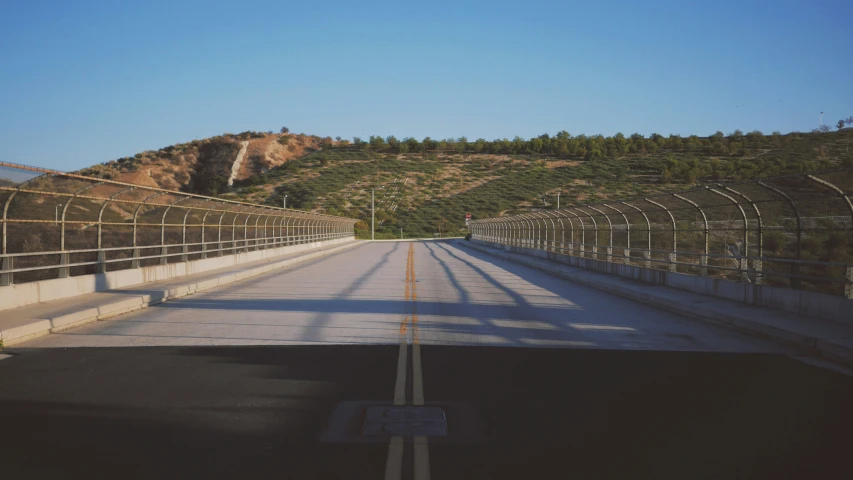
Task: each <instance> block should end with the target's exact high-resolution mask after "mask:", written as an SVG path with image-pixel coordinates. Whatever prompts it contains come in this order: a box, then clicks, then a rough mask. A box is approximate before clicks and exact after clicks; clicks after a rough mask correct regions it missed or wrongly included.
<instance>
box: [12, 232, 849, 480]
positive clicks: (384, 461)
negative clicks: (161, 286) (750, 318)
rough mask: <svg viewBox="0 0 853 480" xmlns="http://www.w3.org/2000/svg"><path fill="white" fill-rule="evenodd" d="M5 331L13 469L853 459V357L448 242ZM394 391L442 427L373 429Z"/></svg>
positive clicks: (831, 464)
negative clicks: (75, 321)
mask: <svg viewBox="0 0 853 480" xmlns="http://www.w3.org/2000/svg"><path fill="white" fill-rule="evenodd" d="M60 347H84V348H60ZM125 347H144V348H125ZM6 353H12V354H13V356H12V357H10V358H7V359H5V360H0V441H2V443H3V445H2V447H0V465H1V466H2V467H0V468H2V469H3V471H4V473H9V474H14V473H17V474H20V475H23V476H26V477H33V476H47V475H55V474H60V475H67V474H68V473H69V472H78V473H87V474H91V475H95V476H106V475H111V476H112V475H116V474H120V475H122V476H124V477H137V478H151V477H154V476H157V477H162V476H164V475H168V476H179V475H181V476H199V475H206V476H212V477H226V476H230V477H233V476H235V475H240V476H262V475H263V476H265V477H267V476H271V475H286V476H288V477H291V478H425V477H424V475H425V474H429V476H430V477H431V478H436V479H445V478H448V479H455V478H459V479H463V478H464V479H468V478H480V477H488V478H540V477H543V478H544V477H545V476H546V475H547V476H548V477H553V476H557V477H561V478H562V477H567V476H570V475H572V476H579V477H582V478H586V477H590V476H596V477H601V476H617V475H618V476H621V477H625V476H629V477H639V476H649V477H656V478H721V477H723V478H786V477H787V478H796V477H816V476H830V475H832V476H837V475H835V474H837V473H838V472H839V469H842V468H846V469H848V470H849V468H850V467H849V462H847V461H846V458H847V454H848V452H847V448H846V446H847V445H849V435H850V433H849V432H851V431H853V429H851V427H853V419H852V418H851V415H850V405H851V400H853V381H851V380H853V379H851V378H850V377H848V376H845V375H844V374H842V373H837V372H834V371H831V370H827V369H823V368H818V367H816V366H812V365H809V364H806V363H804V362H802V361H799V360H798V359H796V358H792V355H796V354H797V352H794V351H791V350H789V349H787V348H783V347H780V346H778V345H775V344H773V343H770V342H767V341H764V340H760V339H754V338H751V337H747V336H744V335H741V334H738V333H735V332H732V331H729V330H725V329H720V328H717V327H713V326H709V325H706V324H703V323H700V322H697V321H694V320H691V319H687V318H683V317H679V316H677V315H673V314H669V313H666V312H662V311H659V310H656V309H653V308H650V307H647V306H644V305H641V304H637V303H634V302H631V301H628V300H624V299H621V298H618V297H614V296H612V295H609V294H606V293H602V292H600V291H597V290H593V289H589V288H586V287H583V286H580V285H576V284H572V283H569V282H566V281H563V280H559V279H556V278H554V277H551V276H549V275H547V274H544V273H541V272H538V271H535V270H532V269H529V268H526V267H523V266H519V265H515V264H512V263H508V262H504V261H502V260H499V259H495V258H492V257H489V256H488V255H485V254H481V253H479V252H476V251H473V250H469V249H466V248H463V247H460V246H458V245H456V244H455V243H453V242H421V243H408V242H401V243H393V242H383V243H371V244H365V245H363V246H360V247H357V248H356V249H353V250H349V251H346V252H343V253H340V254H337V255H333V256H330V257H325V258H323V259H319V260H317V261H312V262H308V263H304V264H301V265H299V266H297V267H295V268H292V269H289V270H286V271H280V272H274V273H271V274H269V275H266V276H264V277H261V278H256V279H253V280H250V281H247V282H243V283H239V284H234V285H231V286H228V287H225V288H221V289H218V290H215V291H209V292H205V293H201V294H197V295H194V296H191V297H187V298H183V299H179V300H176V301H173V302H169V303H166V304H163V305H159V306H156V307H152V308H149V309H147V310H144V311H141V312H137V313H134V314H129V315H125V316H122V317H119V318H118V319H116V320H111V321H106V322H99V323H97V324H93V325H89V326H86V327H82V328H78V329H74V330H70V331H66V332H64V333H61V334H54V335H50V336H48V337H44V338H41V339H38V340H35V341H32V342H28V343H26V344H22V345H20V346H19V347H18V348H15V349H8V350H7V351H6ZM394 404H399V405H403V404H405V405H419V404H423V405H424V406H426V407H440V408H441V412H442V413H443V415H444V416H445V417H446V435H444V436H434V435H432V434H425V435H419V433H423V432H422V431H415V432H414V433H413V435H414V437H411V436H406V435H402V436H399V437H397V438H395V437H393V436H391V435H390V434H389V435H375V436H371V435H365V428H366V425H368V424H371V423H370V422H371V420H370V418H371V417H370V414H369V413H368V408H369V407H377V406H379V407H382V408H384V409H385V410H383V411H384V412H386V415H391V414H389V413H387V412H389V410H387V409H388V408H390V407H391V406H392V405H394ZM407 411H408V410H407ZM371 425H372V424H371ZM403 425H404V426H405V427H406V428H410V427H411V428H415V429H417V428H419V427H417V426H416V425H415V426H413V425H414V424H411V423H403ZM392 433H399V432H397V431H395V432H392Z"/></svg>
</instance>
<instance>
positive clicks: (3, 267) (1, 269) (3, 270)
mask: <svg viewBox="0 0 853 480" xmlns="http://www.w3.org/2000/svg"><path fill="white" fill-rule="evenodd" d="M14 258H15V257H3V263H2V264H0V287H8V286H9V285H11V284H12V272H10V271H9V270H12V269H13V268H14V266H15V261H14Z"/></svg>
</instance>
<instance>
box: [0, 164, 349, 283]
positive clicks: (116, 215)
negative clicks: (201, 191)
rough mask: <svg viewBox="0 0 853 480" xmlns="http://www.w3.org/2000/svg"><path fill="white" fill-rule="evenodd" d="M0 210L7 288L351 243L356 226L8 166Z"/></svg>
mask: <svg viewBox="0 0 853 480" xmlns="http://www.w3.org/2000/svg"><path fill="white" fill-rule="evenodd" d="M152 184H153V182H152ZM0 208H2V216H0V245H2V250H0V286H4V285H10V284H12V283H13V282H15V283H22V282H29V281H36V280H45V279H48V278H57V277H58V278H64V277H68V276H73V275H84V274H90V273H98V272H105V271H111V270H118V269H124V268H139V267H141V266H147V265H158V264H159V265H164V264H168V263H175V262H183V261H187V260H195V259H202V258H210V257H216V256H222V255H231V254H235V253H240V252H248V251H252V250H262V249H268V248H276V247H283V246H289V245H298V244H304V243H311V242H318V241H325V240H332V239H336V238H344V237H350V236H352V235H353V226H354V224H355V222H356V220H354V219H349V218H342V217H335V216H331V215H323V214H316V213H310V212H303V211H299V210H292V209H287V210H286V209H283V208H276V207H271V206H267V205H255V204H251V203H245V202H238V201H233V200H226V199H221V198H214V197H206V196H202V195H194V194H189V193H184V192H176V191H170V190H164V189H161V188H157V187H156V186H151V185H137V184H131V183H124V182H119V181H114V180H106V179H100V178H91V177H85V176H81V175H76V174H71V173H65V172H58V171H53V170H46V169H41V168H35V167H28V166H23V165H16V164H12V163H5V162H0Z"/></svg>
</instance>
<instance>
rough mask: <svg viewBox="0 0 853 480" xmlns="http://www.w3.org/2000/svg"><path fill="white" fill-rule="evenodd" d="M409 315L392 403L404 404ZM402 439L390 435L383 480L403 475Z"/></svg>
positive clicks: (408, 264)
mask: <svg viewBox="0 0 853 480" xmlns="http://www.w3.org/2000/svg"><path fill="white" fill-rule="evenodd" d="M413 253H414V251H413V248H412V244H411V243H409V253H408V257H407V258H406V293H405V296H404V297H403V300H404V305H405V307H404V308H406V309H407V310H408V303H409V300H410V298H411V288H410V281H411V278H412V273H411V272H412V267H413V264H412V261H413ZM408 323H409V316H408V315H405V316H404V317H403V320H402V321H401V322H400V351H399V353H398V355H397V378H396V380H395V382H394V405H405V404H406V370H407V366H408V358H407V357H408V345H407V344H406V343H407V342H406V333H407V331H408ZM404 445H405V443H404V441H403V437H401V436H394V437H391V443H390V444H389V445H388V458H387V460H386V461H385V480H400V479H401V478H402V476H403V451H404Z"/></svg>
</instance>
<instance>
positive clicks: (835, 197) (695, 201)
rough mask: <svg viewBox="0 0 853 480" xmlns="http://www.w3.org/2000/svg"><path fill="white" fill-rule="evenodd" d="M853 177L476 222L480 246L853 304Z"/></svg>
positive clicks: (779, 181) (709, 189) (809, 178)
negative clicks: (780, 288) (781, 288)
mask: <svg viewBox="0 0 853 480" xmlns="http://www.w3.org/2000/svg"><path fill="white" fill-rule="evenodd" d="M851 192H853V170H849V169H848V170H839V171H831V172H822V173H817V174H812V175H795V176H785V177H776V178H766V179H761V180H755V181H750V182H742V183H719V184H714V185H708V186H704V187H701V188H694V189H691V190H687V191H683V192H674V193H668V194H657V195H650V196H648V197H641V198H634V199H626V200H622V201H620V200H614V201H607V202H602V203H595V204H584V205H573V206H569V207H566V208H561V209H559V210H538V211H531V212H529V213H524V214H521V215H513V216H506V217H497V218H489V219H479V220H475V221H472V222H471V233H472V235H473V237H474V238H476V239H480V240H484V241H488V242H493V243H500V244H505V245H512V246H519V247H530V248H537V249H542V250H547V251H551V252H557V253H562V254H568V255H573V256H578V257H582V258H592V259H598V260H605V261H608V262H621V263H624V264H626V265H636V266H643V267H647V268H657V269H664V270H669V271H672V272H684V273H692V274H696V275H702V276H710V277H716V278H724V279H728V280H733V281H744V282H752V283H755V284H769V285H781V286H788V287H792V288H797V289H804V290H810V291H819V292H825V293H831V294H835V295H844V296H846V297H847V298H853V203H851Z"/></svg>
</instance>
